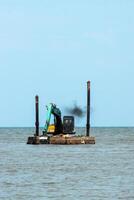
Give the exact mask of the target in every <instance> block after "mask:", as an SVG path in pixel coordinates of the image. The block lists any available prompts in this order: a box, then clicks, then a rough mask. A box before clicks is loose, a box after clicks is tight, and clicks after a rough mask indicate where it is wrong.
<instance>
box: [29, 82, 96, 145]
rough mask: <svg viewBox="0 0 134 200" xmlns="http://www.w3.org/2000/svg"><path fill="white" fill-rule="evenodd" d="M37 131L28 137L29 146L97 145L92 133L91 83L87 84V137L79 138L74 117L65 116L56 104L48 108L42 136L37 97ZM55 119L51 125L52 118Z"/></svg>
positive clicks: (37, 99)
mask: <svg viewBox="0 0 134 200" xmlns="http://www.w3.org/2000/svg"><path fill="white" fill-rule="evenodd" d="M35 109H36V122H35V127H36V131H35V134H34V136H30V137H28V140H27V144H95V137H92V136H90V135H89V133H90V112H89V111H90V81H88V82H87V124H86V136H84V135H82V136H78V135H76V131H75V119H74V116H70V115H69V116H67V115H66V116H63V119H62V114H61V110H60V109H59V108H58V107H57V106H56V104H54V103H50V104H49V105H48V106H47V113H46V122H45V126H44V128H43V131H42V134H40V131H39V97H38V95H37V96H36V97H35ZM52 115H53V117H54V120H53V123H52V124H51V123H50V122H51V117H52Z"/></svg>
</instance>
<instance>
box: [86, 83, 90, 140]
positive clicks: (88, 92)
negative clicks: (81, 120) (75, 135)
mask: <svg viewBox="0 0 134 200" xmlns="http://www.w3.org/2000/svg"><path fill="white" fill-rule="evenodd" d="M89 135H90V81H88V82H87V124H86V136H89Z"/></svg>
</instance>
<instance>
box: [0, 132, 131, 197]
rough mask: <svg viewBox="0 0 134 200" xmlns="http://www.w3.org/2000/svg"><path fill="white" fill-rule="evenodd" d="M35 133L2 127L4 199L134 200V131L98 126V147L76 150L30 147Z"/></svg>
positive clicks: (0, 170) (1, 188)
mask: <svg viewBox="0 0 134 200" xmlns="http://www.w3.org/2000/svg"><path fill="white" fill-rule="evenodd" d="M33 132H34V131H33V129H31V128H4V129H3V128H1V129H0V199H2V200H33V199H36V200H45V199H46V200H47V199H53V200H61V199H63V200H69V199H71V200H73V199H75V200H77V199H78V200H85V199H90V200H104V199H109V200H112V199H115V200H116V199H124V200H131V199H132V200H133V199H134V128H93V129H92V131H91V133H92V135H93V136H95V137H96V144H95V145H74V146H72V145H69V146H64V145H63V146H62V145H39V146H33V145H27V144H26V141H27V137H28V136H30V135H33ZM78 132H79V133H83V132H84V129H82V128H81V129H78Z"/></svg>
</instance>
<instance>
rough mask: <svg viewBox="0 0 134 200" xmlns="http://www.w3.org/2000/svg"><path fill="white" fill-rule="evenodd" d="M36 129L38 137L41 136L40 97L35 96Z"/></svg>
mask: <svg viewBox="0 0 134 200" xmlns="http://www.w3.org/2000/svg"><path fill="white" fill-rule="evenodd" d="M35 128H36V132H35V133H36V136H39V96H38V95H36V96H35Z"/></svg>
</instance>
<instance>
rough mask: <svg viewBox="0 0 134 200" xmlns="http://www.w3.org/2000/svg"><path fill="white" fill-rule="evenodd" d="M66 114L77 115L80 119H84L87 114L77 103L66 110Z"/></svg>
mask: <svg viewBox="0 0 134 200" xmlns="http://www.w3.org/2000/svg"><path fill="white" fill-rule="evenodd" d="M66 112H67V113H69V114H71V115H75V116H76V117H79V118H82V117H84V116H85V114H86V111H85V109H82V108H81V107H80V106H78V105H77V104H76V103H75V104H74V105H73V106H72V107H70V108H66Z"/></svg>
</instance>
